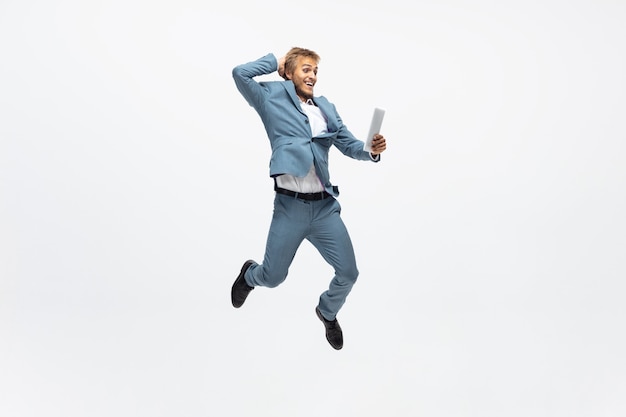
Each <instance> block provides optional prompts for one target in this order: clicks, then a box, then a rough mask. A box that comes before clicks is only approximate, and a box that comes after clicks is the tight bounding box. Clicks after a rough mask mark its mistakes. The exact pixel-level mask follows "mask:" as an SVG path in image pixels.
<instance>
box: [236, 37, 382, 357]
mask: <svg viewBox="0 0 626 417" xmlns="http://www.w3.org/2000/svg"><path fill="white" fill-rule="evenodd" d="M319 60H320V58H319V56H318V55H317V54H316V53H315V52H313V51H311V50H308V49H303V48H292V49H291V50H290V51H289V52H287V54H286V55H285V56H284V57H282V58H280V59H278V60H277V59H276V57H275V56H274V55H273V54H268V55H266V56H264V57H262V58H260V59H258V60H256V61H253V62H249V63H247V64H243V65H238V66H237V67H235V68H234V69H233V78H234V79H235V84H236V85H237V88H238V89H239V92H240V93H241V94H242V95H243V97H244V98H245V99H246V101H247V102H248V103H249V104H250V106H252V107H253V108H254V109H255V110H256V111H257V113H258V114H259V116H260V117H261V120H262V122H263V124H264V126H265V130H266V132H267V136H268V138H269V140H270V145H271V147H272V156H271V160H270V176H271V177H273V178H274V189H275V191H276V195H275V197H274V214H273V217H272V223H271V226H270V230H269V234H268V238H267V244H266V248H265V256H264V258H263V262H262V263H261V264H259V263H256V262H255V261H252V260H248V261H246V262H245V263H244V264H243V266H242V268H241V271H240V273H239V276H237V279H236V280H235V282H234V283H233V286H232V290H231V300H232V303H233V306H234V307H236V308H239V307H241V306H242V305H243V303H244V302H245V300H246V297H247V296H248V294H249V293H250V291H251V290H252V289H254V287H256V286H263V287H270V288H272V287H276V286H278V285H279V284H280V283H282V282H283V281H284V280H285V278H286V277H287V272H288V269H289V266H290V265H291V262H292V261H293V258H294V256H295V254H296V250H297V249H298V247H299V246H300V244H301V243H302V241H303V240H304V239H307V240H308V241H309V242H311V243H312V244H313V246H315V248H317V250H318V251H319V252H320V254H321V255H322V257H323V258H324V259H325V260H326V262H328V263H329V264H330V265H331V266H332V267H333V268H334V270H335V276H334V277H333V278H332V280H331V282H330V286H329V288H328V290H327V291H325V292H324V293H323V294H322V295H321V296H320V298H319V304H318V305H317V307H316V308H315V312H316V314H317V316H318V318H319V319H320V320H321V321H322V323H324V327H325V329H326V339H327V340H328V342H329V343H330V345H331V346H332V347H333V348H335V349H337V350H339V349H341V348H342V347H343V333H342V330H341V327H340V326H339V322H338V321H337V318H336V316H337V313H338V312H339V310H340V309H341V307H342V306H343V304H344V302H345V300H346V297H347V296H348V294H349V293H350V290H351V289H352V286H353V285H354V283H355V281H356V279H357V276H358V274H359V272H358V270H357V266H356V260H355V256H354V250H353V248H352V242H351V240H350V236H349V235H348V231H347V230H346V227H345V225H344V223H343V221H342V220H341V217H340V211H341V207H340V205H339V202H338V201H337V200H336V197H337V196H338V195H339V190H338V188H337V187H336V186H333V185H332V184H331V182H330V175H329V172H328V151H329V149H330V147H331V145H334V146H335V147H336V148H337V149H339V150H340V151H341V152H342V153H343V154H345V155H347V156H349V157H351V158H354V159H358V160H368V161H374V162H378V161H379V160H380V153H381V152H383V151H384V150H385V149H386V142H385V138H384V137H383V136H382V135H380V134H377V135H376V136H375V137H374V139H373V141H372V150H371V152H366V151H364V150H363V142H362V141H360V140H358V139H356V138H355V137H354V136H353V135H352V133H350V131H348V129H347V128H346V126H345V125H344V124H343V122H342V120H341V118H340V117H339V114H338V113H337V111H336V109H335V106H334V105H333V104H331V103H330V102H329V101H328V100H327V99H326V98H325V97H323V96H320V97H314V96H313V87H314V86H315V83H316V82H317V72H318V62H319ZM274 71H278V74H279V75H280V76H281V77H283V78H284V80H285V81H270V82H257V81H255V80H254V77H257V76H260V75H265V74H271V73H273V72H274Z"/></svg>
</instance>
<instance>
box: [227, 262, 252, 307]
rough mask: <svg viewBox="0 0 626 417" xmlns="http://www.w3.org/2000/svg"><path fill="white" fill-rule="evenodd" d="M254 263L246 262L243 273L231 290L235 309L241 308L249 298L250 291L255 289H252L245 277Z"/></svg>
mask: <svg viewBox="0 0 626 417" xmlns="http://www.w3.org/2000/svg"><path fill="white" fill-rule="evenodd" d="M254 263H255V262H254V261H253V260H247V261H246V262H244V264H243V266H242V267H241V272H240V273H239V275H238V276H237V279H236V280H235V282H234V283H233V288H232V289H231V290H230V299H231V301H232V302H233V307H235V308H239V307H241V306H242V305H243V303H244V302H245V301H246V298H247V297H248V294H249V293H250V291H252V290H253V289H254V287H251V286H249V285H248V283H246V280H245V279H244V277H243V276H244V275H245V274H246V271H247V270H248V268H250V265H253V264H254Z"/></svg>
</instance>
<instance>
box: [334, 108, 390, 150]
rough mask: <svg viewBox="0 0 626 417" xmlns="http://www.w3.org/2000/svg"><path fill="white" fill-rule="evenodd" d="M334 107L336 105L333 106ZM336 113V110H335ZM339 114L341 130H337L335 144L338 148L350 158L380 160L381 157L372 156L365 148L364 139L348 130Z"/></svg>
mask: <svg viewBox="0 0 626 417" xmlns="http://www.w3.org/2000/svg"><path fill="white" fill-rule="evenodd" d="M333 107H334V106H333ZM335 113H336V110H335ZM336 114H337V120H338V122H339V130H338V132H337V137H336V139H335V141H334V142H333V144H334V145H335V147H336V148H337V149H339V150H340V151H341V153H343V154H344V155H346V156H349V157H350V158H354V159H357V160H360V161H373V162H378V161H380V157H379V158H372V156H371V155H370V153H369V152H368V151H365V150H363V145H364V143H363V141H360V140H359V139H357V138H356V137H355V136H354V135H353V134H352V132H350V131H349V130H348V128H347V127H346V125H344V124H343V121H342V120H341V117H340V116H339V114H338V113H336Z"/></svg>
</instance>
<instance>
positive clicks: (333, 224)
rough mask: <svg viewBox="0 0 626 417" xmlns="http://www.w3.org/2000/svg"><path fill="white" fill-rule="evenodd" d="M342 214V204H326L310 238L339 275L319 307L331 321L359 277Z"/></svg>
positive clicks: (333, 201) (318, 214) (335, 277)
mask: <svg viewBox="0 0 626 417" xmlns="http://www.w3.org/2000/svg"><path fill="white" fill-rule="evenodd" d="M340 213H341V206H340V205H339V202H338V201H337V200H335V199H330V200H328V204H325V205H323V206H322V207H321V209H320V210H319V212H318V213H316V217H315V218H314V221H313V224H312V229H311V230H312V231H311V234H309V236H308V237H307V239H308V240H309V241H310V242H311V243H312V244H313V245H314V246H315V247H316V248H317V250H318V251H319V252H320V254H321V255H322V257H323V258H324V259H325V260H326V262H328V263H329V264H330V265H331V266H332V267H333V268H334V271H335V276H334V277H333V279H332V280H331V282H330V285H329V287H328V290H327V291H325V292H324V293H322V295H321V296H320V299H319V305H318V307H319V309H320V311H321V313H322V315H323V316H324V317H325V318H326V319H328V320H333V319H334V318H335V317H336V315H337V313H338V312H339V310H340V309H341V307H342V306H343V304H344V303H345V301H346V298H347V296H348V294H349V293H350V291H351V290H352V287H353V285H354V283H355V282H356V280H357V277H358V275H359V271H358V269H357V266H356V258H355V255H354V248H353V247H352V241H351V239H350V235H349V234H348V230H347V229H346V226H345V224H344V223H343V220H342V219H341V216H340Z"/></svg>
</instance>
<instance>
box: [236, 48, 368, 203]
mask: <svg viewBox="0 0 626 417" xmlns="http://www.w3.org/2000/svg"><path fill="white" fill-rule="evenodd" d="M277 67H278V61H277V60H276V57H275V56H274V55H273V54H268V55H266V56H264V57H262V58H260V59H258V60H256V61H252V62H249V63H247V64H242V65H238V66H236V67H235V68H234V69H233V78H234V79H235V84H236V85H237V89H238V90H239V92H240V93H241V94H242V95H243V96H244V98H245V99H246V101H247V102H248V104H250V106H252V107H253V108H254V109H255V110H256V111H257V113H258V114H259V116H260V117H261V120H262V121H263V125H264V126H265V131H266V132H267V136H268V138H269V140H270V144H271V147H272V157H271V160H270V176H272V177H275V176H277V175H280V174H291V175H294V176H296V177H304V176H305V175H306V174H307V172H308V171H309V168H310V167H311V164H314V165H315V171H316V173H317V176H318V177H319V178H320V180H321V181H322V183H323V184H324V188H325V189H326V191H327V192H328V193H330V194H332V195H334V196H337V195H338V194H339V192H338V190H337V188H336V187H333V186H332V184H331V182H330V174H329V172H328V151H329V149H330V147H331V146H333V145H334V146H335V147H336V148H337V149H339V150H340V151H341V152H342V153H343V154H344V155H347V156H349V157H351V158H354V159H358V160H363V161H372V159H371V157H370V154H369V152H367V151H364V150H363V142H362V141H360V140H358V139H356V138H355V137H354V135H353V134H352V133H350V131H349V130H348V129H347V128H346V126H345V125H344V124H343V122H342V120H341V117H340V116H339V114H338V113H337V110H336V109H335V106H334V105H333V104H332V103H330V102H329V101H328V100H327V99H326V98H325V97H324V96H319V97H314V98H313V102H314V103H315V105H316V106H317V107H319V109H320V110H321V111H322V113H323V114H324V116H325V117H326V121H327V125H328V128H327V130H328V132H327V133H325V134H323V135H320V136H317V137H313V138H312V137H311V136H312V134H311V127H310V125H309V119H308V117H307V115H306V113H305V112H304V111H303V110H302V108H301V107H300V99H299V98H298V96H297V95H296V89H295V86H294V84H293V82H292V81H268V82H257V81H255V80H254V77H256V76H259V75H264V74H271V73H273V72H274V71H276V69H277Z"/></svg>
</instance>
